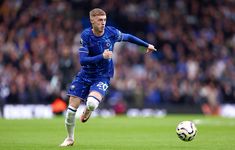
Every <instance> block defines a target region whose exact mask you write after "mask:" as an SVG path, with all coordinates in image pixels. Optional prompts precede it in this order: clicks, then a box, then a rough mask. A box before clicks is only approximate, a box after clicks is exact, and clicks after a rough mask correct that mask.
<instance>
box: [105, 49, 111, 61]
mask: <svg viewBox="0 0 235 150" xmlns="http://www.w3.org/2000/svg"><path fill="white" fill-rule="evenodd" d="M112 56H113V52H112V51H110V50H108V49H106V50H104V52H103V57H104V59H110V58H112Z"/></svg>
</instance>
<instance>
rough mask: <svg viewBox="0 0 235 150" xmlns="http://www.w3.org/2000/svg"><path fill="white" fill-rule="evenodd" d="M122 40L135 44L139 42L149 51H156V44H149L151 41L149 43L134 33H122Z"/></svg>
mask: <svg viewBox="0 0 235 150" xmlns="http://www.w3.org/2000/svg"><path fill="white" fill-rule="evenodd" d="M122 41H127V42H130V43H134V44H137V45H140V46H144V47H147V50H146V52H147V53H149V52H152V51H156V48H155V47H154V45H152V44H149V43H147V42H145V41H143V40H141V39H140V38H138V37H136V36H134V35H131V34H126V33H122Z"/></svg>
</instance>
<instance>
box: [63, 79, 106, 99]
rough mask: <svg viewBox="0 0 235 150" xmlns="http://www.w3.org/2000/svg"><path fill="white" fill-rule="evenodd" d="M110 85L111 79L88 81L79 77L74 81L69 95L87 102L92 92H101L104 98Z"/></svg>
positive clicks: (68, 92)
mask: <svg viewBox="0 0 235 150" xmlns="http://www.w3.org/2000/svg"><path fill="white" fill-rule="evenodd" d="M109 85H110V78H107V77H106V78H95V79H87V78H83V77H81V76H79V75H77V76H76V77H75V78H74V80H73V81H72V83H71V85H70V86H69V89H68V91H67V95H70V96H76V97H79V98H81V99H82V100H86V98H87V96H88V94H89V93H90V92H91V91H97V92H99V93H100V94H101V95H102V96H103V97H104V96H105V94H106V91H107V89H108V87H109Z"/></svg>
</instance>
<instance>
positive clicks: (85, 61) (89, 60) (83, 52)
mask: <svg viewBox="0 0 235 150" xmlns="http://www.w3.org/2000/svg"><path fill="white" fill-rule="evenodd" d="M88 54H89V49H88V36H87V35H86V34H85V33H84V32H83V33H82V34H81V47H80V48H79V56H80V64H81V65H82V66H84V65H89V64H95V63H97V62H99V61H101V60H103V59H109V58H111V57H112V52H111V51H108V50H105V51H104V53H102V54H99V55H96V56H89V55H88Z"/></svg>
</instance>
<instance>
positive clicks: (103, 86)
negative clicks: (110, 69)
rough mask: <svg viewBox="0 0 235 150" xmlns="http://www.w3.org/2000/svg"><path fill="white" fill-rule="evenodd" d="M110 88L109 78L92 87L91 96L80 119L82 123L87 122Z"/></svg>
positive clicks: (95, 83)
mask: <svg viewBox="0 0 235 150" xmlns="http://www.w3.org/2000/svg"><path fill="white" fill-rule="evenodd" d="M108 87H109V78H104V79H101V80H99V81H97V82H94V84H92V85H91V88H90V91H91V92H90V94H89V95H88V97H87V102H86V108H85V110H84V111H83V114H82V116H81V118H80V120H81V122H86V121H87V120H88V119H89V117H90V116H91V113H92V111H94V110H95V109H96V108H97V107H98V106H99V103H100V102H101V100H102V99H103V97H104V96H105V94H106V91H107V89H108Z"/></svg>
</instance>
